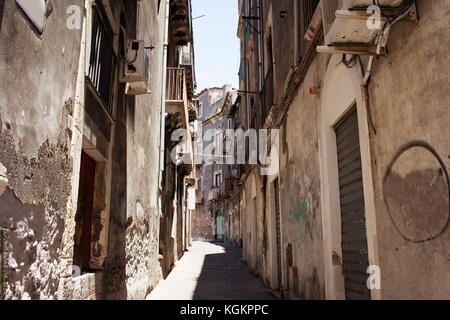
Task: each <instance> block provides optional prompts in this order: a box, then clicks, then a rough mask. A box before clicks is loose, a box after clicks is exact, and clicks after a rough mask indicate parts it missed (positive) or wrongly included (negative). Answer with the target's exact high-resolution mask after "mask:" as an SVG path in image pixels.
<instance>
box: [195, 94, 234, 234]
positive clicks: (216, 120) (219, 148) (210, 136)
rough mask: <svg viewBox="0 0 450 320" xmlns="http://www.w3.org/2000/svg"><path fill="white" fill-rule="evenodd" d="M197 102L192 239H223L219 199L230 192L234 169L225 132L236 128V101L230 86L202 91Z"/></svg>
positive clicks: (222, 220) (222, 219) (221, 212)
mask: <svg viewBox="0 0 450 320" xmlns="http://www.w3.org/2000/svg"><path fill="white" fill-rule="evenodd" d="M196 98H197V99H198V118H197V120H198V125H199V127H198V132H197V139H196V141H195V144H196V145H195V152H194V154H195V155H196V159H195V161H196V163H197V164H198V165H200V169H199V171H198V172H197V177H198V182H197V183H198V188H197V202H198V203H197V209H196V210H195V213H194V216H193V217H192V237H193V238H194V239H197V240H223V239H224V234H225V233H224V212H223V209H222V207H221V202H220V200H221V199H222V195H224V194H225V193H227V192H229V191H231V187H232V186H231V168H230V166H228V165H227V164H226V161H224V159H223V154H224V152H225V144H224V140H225V137H226V131H227V130H229V129H232V128H233V127H234V124H233V122H232V121H231V119H229V118H228V113H227V111H228V110H229V108H230V106H232V105H234V102H235V101H236V98H237V92H236V90H233V89H232V88H231V86H230V85H225V86H223V87H222V88H209V89H205V90H203V91H202V92H201V93H199V94H198V95H197V97H196Z"/></svg>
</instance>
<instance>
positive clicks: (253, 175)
mask: <svg viewBox="0 0 450 320" xmlns="http://www.w3.org/2000/svg"><path fill="white" fill-rule="evenodd" d="M378 3H380V4H381V5H382V7H381V10H380V11H379V12H380V14H379V16H377V15H376V12H377V11H373V10H375V9H376V8H375V9H373V8H372V9H371V10H372V11H370V10H369V11H368V12H367V8H368V6H370V5H373V2H372V1H341V2H337V1H336V2H335V1H327V0H322V1H318V0H295V1H288V0H277V1H270V0H240V1H239V15H240V20H239V27H238V37H239V38H240V40H241V69H240V95H241V98H240V100H241V111H240V114H241V118H242V123H241V128H242V129H244V130H247V129H249V128H254V129H278V130H279V144H273V145H272V146H271V148H270V150H269V154H270V157H271V159H272V160H273V161H278V162H279V171H278V174H273V175H263V174H261V168H262V166H261V165H252V166H250V165H247V166H246V170H245V171H244V173H243V174H242V175H241V181H242V183H243V185H242V187H241V191H240V196H241V215H242V221H243V223H242V227H243V230H242V236H243V252H244V259H245V260H246V261H247V263H248V265H249V266H250V267H251V268H254V269H256V270H257V273H258V274H259V276H260V278H261V279H262V281H263V282H264V283H265V284H266V285H267V286H269V287H270V288H272V289H277V290H279V291H280V292H281V293H282V295H283V296H284V297H285V298H289V299H396V298H401V299H421V298H433V299H439V298H444V299H448V298H449V289H450V287H449V284H450V278H449V277H450V275H449V273H448V271H447V269H448V267H447V266H448V244H449V241H450V230H449V228H448V225H449V174H448V171H449V160H448V159H449V150H450V140H449V139H448V137H449V136H450V131H449V126H448V122H449V120H450V118H449V117H450V113H449V111H448V107H447V105H448V103H447V101H448V99H449V93H448V90H447V88H448V84H449V83H450V78H449V74H448V72H446V70H445V68H443V66H444V65H448V62H449V55H448V53H447V51H448V49H449V46H450V43H449V39H448V36H447V33H448V32H447V30H448V27H449V20H448V18H447V17H446V16H445V15H446V13H447V12H448V11H449V9H450V4H449V3H448V2H446V1H423V0H422V1H421V0H417V1H401V0H399V1H379V2H378ZM378 9H380V7H378ZM377 23H379V25H377ZM368 273H369V274H370V275H371V277H370V278H369V274H368ZM425 275H426V276H425ZM368 280H369V282H368ZM367 283H369V284H370V285H367Z"/></svg>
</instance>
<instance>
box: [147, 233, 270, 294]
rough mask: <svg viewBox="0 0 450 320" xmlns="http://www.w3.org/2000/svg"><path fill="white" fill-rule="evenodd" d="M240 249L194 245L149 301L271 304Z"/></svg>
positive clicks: (195, 243) (217, 245) (200, 243)
mask: <svg viewBox="0 0 450 320" xmlns="http://www.w3.org/2000/svg"><path fill="white" fill-rule="evenodd" d="M241 257H242V254H241V249H239V248H235V247H232V246H228V245H226V244H223V243H209V242H193V243H192V247H191V248H190V249H189V251H188V252H185V254H184V256H183V257H182V258H181V260H180V261H178V263H177V264H176V266H175V268H174V269H173V270H172V272H171V273H170V274H169V276H168V277H167V279H165V280H162V281H161V282H160V283H159V284H158V286H157V287H156V288H155V289H154V290H153V291H152V292H151V293H150V295H149V296H148V297H147V300H271V299H272V296H271V295H270V294H269V290H268V289H267V288H265V287H264V286H263V284H262V283H261V281H260V280H259V279H258V278H256V277H255V276H253V275H252V274H251V273H250V272H249V271H248V270H247V267H246V266H245V265H244V264H243V262H242V261H241Z"/></svg>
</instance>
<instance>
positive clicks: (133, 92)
mask: <svg viewBox="0 0 450 320" xmlns="http://www.w3.org/2000/svg"><path fill="white" fill-rule="evenodd" d="M149 93H152V92H151V91H150V90H149V88H148V81H147V80H144V81H136V82H127V86H126V89H125V94H127V95H130V96H137V95H141V94H149Z"/></svg>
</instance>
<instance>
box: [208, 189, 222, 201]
mask: <svg viewBox="0 0 450 320" xmlns="http://www.w3.org/2000/svg"><path fill="white" fill-rule="evenodd" d="M219 198H220V188H213V189H211V190H209V193H208V200H209V201H217V200H219Z"/></svg>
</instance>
